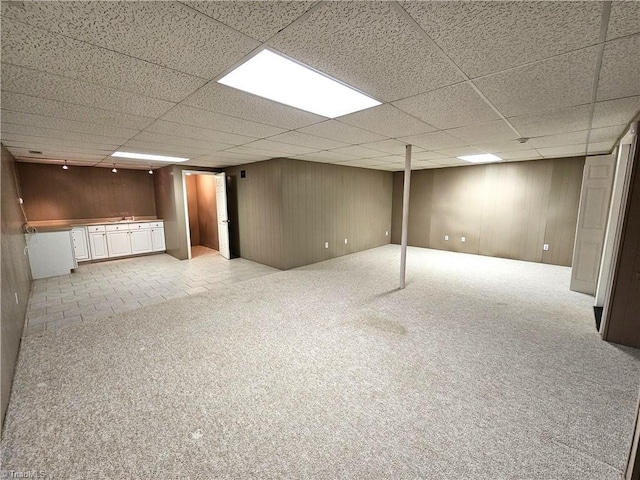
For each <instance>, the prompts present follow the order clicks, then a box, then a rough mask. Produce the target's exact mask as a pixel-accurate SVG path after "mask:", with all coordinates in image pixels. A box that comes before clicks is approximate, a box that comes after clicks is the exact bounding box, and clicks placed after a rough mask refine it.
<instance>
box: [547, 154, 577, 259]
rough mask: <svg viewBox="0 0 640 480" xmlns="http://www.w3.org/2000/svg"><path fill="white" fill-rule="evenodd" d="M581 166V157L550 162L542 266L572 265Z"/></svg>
mask: <svg viewBox="0 0 640 480" xmlns="http://www.w3.org/2000/svg"><path fill="white" fill-rule="evenodd" d="M584 163H585V159H584V157H578V158H564V159H556V160H553V178H552V180H551V188H550V193H549V195H550V196H549V211H548V213H547V226H546V232H545V237H544V238H545V239H544V242H543V243H548V244H549V245H550V248H549V251H547V252H543V253H542V262H543V263H551V264H554V265H565V266H571V262H572V259H573V248H574V241H575V236H576V224H577V222H578V205H579V203H580V189H581V187H582V172H583V170H584Z"/></svg>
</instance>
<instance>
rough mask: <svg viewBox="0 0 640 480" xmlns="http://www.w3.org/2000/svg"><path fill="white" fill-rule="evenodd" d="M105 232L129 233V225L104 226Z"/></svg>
mask: <svg viewBox="0 0 640 480" xmlns="http://www.w3.org/2000/svg"><path fill="white" fill-rule="evenodd" d="M105 227H106V229H107V232H117V231H125V232H128V231H129V225H123V224H119V225H105Z"/></svg>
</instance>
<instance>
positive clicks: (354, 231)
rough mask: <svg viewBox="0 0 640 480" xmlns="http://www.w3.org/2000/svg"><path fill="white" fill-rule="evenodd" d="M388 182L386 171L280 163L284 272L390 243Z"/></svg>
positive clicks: (309, 163)
mask: <svg viewBox="0 0 640 480" xmlns="http://www.w3.org/2000/svg"><path fill="white" fill-rule="evenodd" d="M392 182H393V176H392V174H391V173H389V172H382V171H378V170H370V169H362V168H353V167H342V166H339V165H331V164H324V163H314V162H305V161H301V160H290V159H285V160H283V166H282V186H283V204H282V205H283V218H284V224H283V225H284V238H285V252H286V255H285V258H284V267H283V268H294V267H299V266H302V265H308V264H310V263H315V262H319V261H322V260H326V259H329V258H334V257H339V256H341V255H346V254H349V253H354V252H359V251H361V250H366V249H368V248H373V247H378V246H381V245H385V244H387V243H389V242H390V240H391V237H390V236H389V235H386V232H390V230H391V197H392V191H393V183H392ZM345 239H346V240H347V243H346V244H345ZM325 242H328V243H329V248H325Z"/></svg>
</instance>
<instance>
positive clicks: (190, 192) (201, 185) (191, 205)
mask: <svg viewBox="0 0 640 480" xmlns="http://www.w3.org/2000/svg"><path fill="white" fill-rule="evenodd" d="M182 184H183V191H184V208H185V226H186V232H187V238H186V241H187V252H188V258H189V259H191V258H193V257H196V256H201V255H207V254H215V253H218V252H219V253H220V255H222V256H223V257H224V258H227V259H229V258H230V252H229V228H228V224H229V223H228V216H227V194H226V180H225V174H224V173H211V172H200V171H189V170H184V171H183V172H182Z"/></svg>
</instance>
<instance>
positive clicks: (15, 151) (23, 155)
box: [8, 147, 106, 163]
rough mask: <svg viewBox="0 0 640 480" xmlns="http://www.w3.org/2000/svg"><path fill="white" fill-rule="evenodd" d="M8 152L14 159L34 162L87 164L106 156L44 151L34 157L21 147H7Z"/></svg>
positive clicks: (103, 154)
mask: <svg viewBox="0 0 640 480" xmlns="http://www.w3.org/2000/svg"><path fill="white" fill-rule="evenodd" d="M8 150H9V151H10V152H11V154H12V155H13V156H14V157H15V158H16V159H25V160H26V159H29V160H31V161H34V162H38V161H42V160H44V159H63V160H69V161H70V162H71V161H82V160H84V161H87V162H93V163H96V162H99V161H100V160H102V159H103V158H104V157H105V156H106V154H105V153H102V154H95V153H93V154H92V153H79V152H67V151H65V150H46V151H43V152H42V153H43V154H42V155H34V154H33V153H29V149H27V148H22V147H8Z"/></svg>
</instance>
